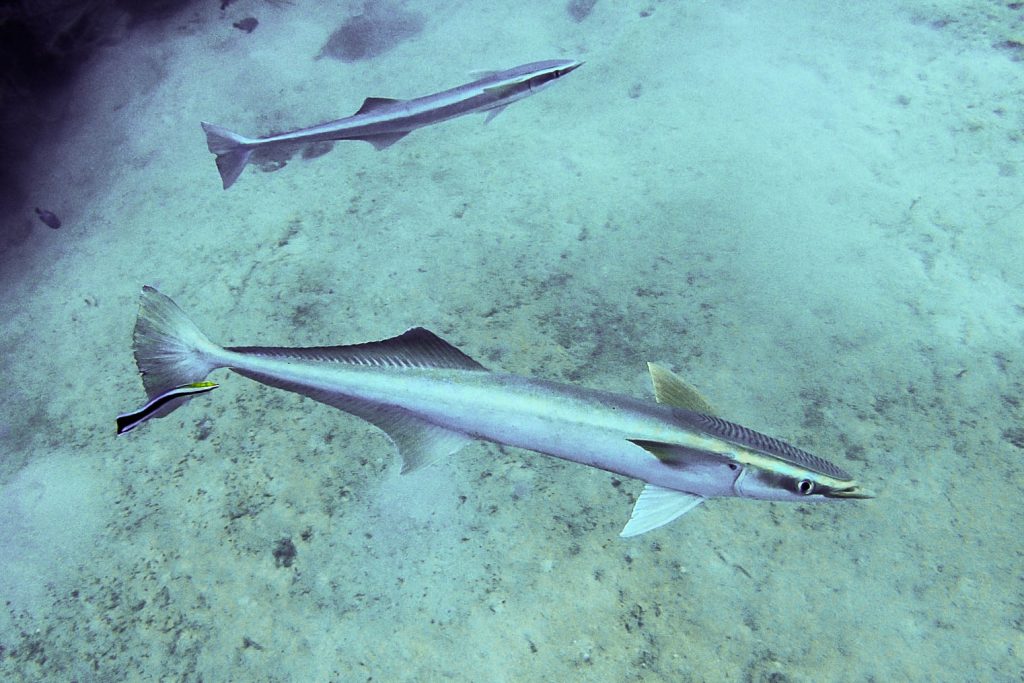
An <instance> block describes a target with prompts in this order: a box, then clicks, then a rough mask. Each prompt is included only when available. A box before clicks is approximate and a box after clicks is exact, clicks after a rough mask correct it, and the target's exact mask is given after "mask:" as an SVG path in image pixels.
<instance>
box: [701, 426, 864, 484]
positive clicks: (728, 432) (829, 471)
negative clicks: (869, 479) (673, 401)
mask: <svg viewBox="0 0 1024 683" xmlns="http://www.w3.org/2000/svg"><path fill="white" fill-rule="evenodd" d="M691 415H692V416H693V418H692V420H691V421H692V422H696V424H697V426H699V427H700V428H701V429H703V430H704V431H706V432H708V433H709V434H713V435H715V436H719V437H722V438H723V439H728V440H729V441H733V442H735V443H738V444H740V445H742V446H747V447H749V448H753V449H754V450H757V451H761V452H762V453H766V454H768V455H773V456H775V457H777V458H779V459H780V460H785V461H786V462H788V463H790V464H793V465H798V466H800V467H806V468H807V469H809V470H812V471H814V472H817V473H819V474H824V475H826V476H829V477H834V478H835V479H840V480H843V481H852V479H853V477H851V476H850V475H849V474H847V473H846V472H845V471H843V470H842V469H841V468H839V467H836V466H835V465H833V464H832V463H830V462H829V461H828V460H825V459H823V458H819V457H818V456H816V455H812V454H811V453H808V452H807V451H805V450H802V449H800V448H797V447H796V446H792V445H790V444H788V443H786V442H785V441H782V440H781V439H776V438H775V437H772V436H768V435H767V434H762V433H761V432H755V431H754V430H753V429H748V428H747V427H744V426H743V425H738V424H736V423H735V422H729V421H728V420H723V419H721V418H719V417H715V416H713V415H703V414H701V413H691Z"/></svg>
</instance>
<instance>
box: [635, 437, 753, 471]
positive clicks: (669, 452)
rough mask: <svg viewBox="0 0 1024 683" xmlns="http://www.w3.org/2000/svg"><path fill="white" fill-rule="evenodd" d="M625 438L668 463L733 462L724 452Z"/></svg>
mask: <svg viewBox="0 0 1024 683" xmlns="http://www.w3.org/2000/svg"><path fill="white" fill-rule="evenodd" d="M626 440H627V441H629V442H630V443H632V444H636V445H637V446H639V447H640V448H642V449H644V450H645V451H647V452H648V453H650V454H651V455H653V456H654V457H655V458H657V459H658V460H660V461H662V462H663V463H665V464H668V465H676V466H679V467H686V466H691V467H700V466H707V465H715V464H721V463H728V462H735V461H734V460H733V458H731V457H729V455H727V454H725V453H712V452H711V451H701V450H697V449H695V448H687V447H686V446H680V445H679V444H674V443H664V442H662V441H646V440H644V439H626Z"/></svg>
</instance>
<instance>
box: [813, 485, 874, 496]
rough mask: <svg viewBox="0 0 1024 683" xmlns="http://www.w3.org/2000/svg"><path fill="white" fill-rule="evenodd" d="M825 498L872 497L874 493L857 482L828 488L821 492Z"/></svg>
mask: <svg viewBox="0 0 1024 683" xmlns="http://www.w3.org/2000/svg"><path fill="white" fill-rule="evenodd" d="M822 495H823V496H825V497H826V498H874V497H875V494H874V493H872V492H871V491H868V490H866V489H862V488H861V487H860V486H858V485H857V484H850V485H849V486H846V487H845V488H841V489H837V488H833V489H829V490H828V491H824V492H823V493H822Z"/></svg>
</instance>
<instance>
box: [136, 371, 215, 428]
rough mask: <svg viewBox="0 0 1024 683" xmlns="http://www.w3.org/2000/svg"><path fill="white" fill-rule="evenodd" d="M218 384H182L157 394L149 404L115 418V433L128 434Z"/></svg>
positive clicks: (211, 389)
mask: <svg viewBox="0 0 1024 683" xmlns="http://www.w3.org/2000/svg"><path fill="white" fill-rule="evenodd" d="M218 386H220V385H219V384H217V383H216V382H192V383H191V384H182V385H181V386H177V387H174V388H173V389H170V390H168V391H165V392H163V393H161V394H157V395H156V396H154V397H153V398H151V399H150V400H149V402H148V403H147V404H146V405H144V406H142V407H141V408H139V409H138V410H133V411H132V412H130V413H123V414H121V415H118V416H117V433H118V434H124V433H126V432H130V431H132V430H133V429H135V428H136V427H138V426H139V425H140V424H142V423H143V422H145V421H146V420H149V419H151V418H154V417H163V416H164V415H166V414H167V413H169V412H171V411H172V410H174V409H175V408H177V407H178V406H180V405H181V404H182V403H184V402H185V401H187V400H188V399H190V398H192V397H193V396H198V395H199V394H205V393H206V392H208V391H213V390H214V389H216V388H217V387H218Z"/></svg>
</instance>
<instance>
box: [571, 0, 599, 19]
mask: <svg viewBox="0 0 1024 683" xmlns="http://www.w3.org/2000/svg"><path fill="white" fill-rule="evenodd" d="M596 4H597V0H569V4H567V5H566V6H565V11H566V12H568V13H569V16H570V17H572V20H573V21H576V22H580V21H583V20H584V19H586V18H587V17H589V16H590V13H591V12H593V11H594V5H596Z"/></svg>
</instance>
